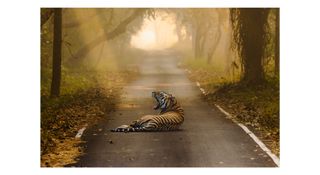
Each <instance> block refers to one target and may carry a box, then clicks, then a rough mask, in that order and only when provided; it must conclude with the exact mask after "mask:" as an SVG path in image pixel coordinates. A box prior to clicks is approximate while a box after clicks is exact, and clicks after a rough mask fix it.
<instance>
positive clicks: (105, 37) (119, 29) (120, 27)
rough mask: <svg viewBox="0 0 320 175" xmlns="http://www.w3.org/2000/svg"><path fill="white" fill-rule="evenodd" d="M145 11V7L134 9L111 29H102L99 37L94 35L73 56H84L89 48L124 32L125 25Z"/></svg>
mask: <svg viewBox="0 0 320 175" xmlns="http://www.w3.org/2000/svg"><path fill="white" fill-rule="evenodd" d="M145 11H146V9H136V10H135V11H134V12H133V13H132V14H131V15H130V16H128V17H127V18H126V19H124V20H123V21H121V22H120V24H118V25H117V26H116V27H115V28H114V29H113V30H112V31H108V30H107V29H104V34H103V35H101V36H99V37H96V38H95V39H94V40H92V41H91V42H89V43H88V44H86V45H85V46H83V47H82V48H80V49H79V50H78V51H77V53H76V54H75V58H84V57H85V56H86V55H87V53H88V52H89V51H90V50H91V49H93V48H95V47H96V46H98V45H99V44H101V43H102V42H104V41H107V40H112V39H114V38H116V37H117V36H119V35H121V34H123V33H124V32H126V30H127V26H128V25H129V24H130V23H131V22H132V21H133V20H135V19H136V18H137V17H139V16H140V15H142V14H143V13H144V12H145Z"/></svg>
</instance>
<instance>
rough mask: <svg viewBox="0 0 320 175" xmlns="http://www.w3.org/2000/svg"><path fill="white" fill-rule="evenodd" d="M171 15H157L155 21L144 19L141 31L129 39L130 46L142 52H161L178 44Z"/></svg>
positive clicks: (173, 19)
mask: <svg viewBox="0 0 320 175" xmlns="http://www.w3.org/2000/svg"><path fill="white" fill-rule="evenodd" d="M175 30H176V25H175V18H174V16H173V15H167V14H163V13H162V14H158V15H157V17H155V19H149V18H145V19H144V21H143V24H142V26H141V29H140V30H139V31H138V32H137V33H136V34H134V35H133V36H132V37H131V45H132V46H133V47H135V48H139V49H143V50H163V49H168V48H171V47H172V46H173V45H174V44H176V43H177V42H178V36H177V34H176V31H175Z"/></svg>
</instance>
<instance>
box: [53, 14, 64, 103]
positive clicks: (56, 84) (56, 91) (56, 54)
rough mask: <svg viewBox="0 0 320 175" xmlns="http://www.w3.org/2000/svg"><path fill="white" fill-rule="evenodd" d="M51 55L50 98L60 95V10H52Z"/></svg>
mask: <svg viewBox="0 0 320 175" xmlns="http://www.w3.org/2000/svg"><path fill="white" fill-rule="evenodd" d="M53 35H54V36H53V53H52V81H51V97H58V96H59V95H60V82H61V44H62V9H61V8H56V9H54V30H53Z"/></svg>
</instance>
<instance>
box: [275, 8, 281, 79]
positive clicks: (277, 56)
mask: <svg viewBox="0 0 320 175" xmlns="http://www.w3.org/2000/svg"><path fill="white" fill-rule="evenodd" d="M274 61H275V69H274V70H275V75H279V70H280V15H279V9H276V37H275V58H274Z"/></svg>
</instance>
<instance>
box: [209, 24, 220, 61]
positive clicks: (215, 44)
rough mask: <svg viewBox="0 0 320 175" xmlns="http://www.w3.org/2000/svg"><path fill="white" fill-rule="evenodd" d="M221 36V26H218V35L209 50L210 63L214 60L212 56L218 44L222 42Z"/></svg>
mask: <svg viewBox="0 0 320 175" xmlns="http://www.w3.org/2000/svg"><path fill="white" fill-rule="evenodd" d="M220 38H221V28H220V26H219V27H218V31H217V35H216V41H215V42H214V43H213V47H212V48H211V50H210V51H209V52H208V58H207V63H208V64H210V63H211V61H212V56H213V54H214V53H215V52H216V50H217V47H218V44H219V42H220Z"/></svg>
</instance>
